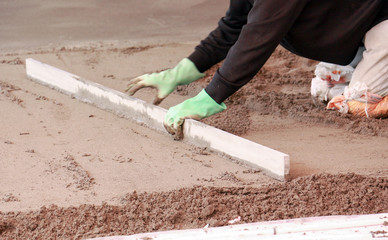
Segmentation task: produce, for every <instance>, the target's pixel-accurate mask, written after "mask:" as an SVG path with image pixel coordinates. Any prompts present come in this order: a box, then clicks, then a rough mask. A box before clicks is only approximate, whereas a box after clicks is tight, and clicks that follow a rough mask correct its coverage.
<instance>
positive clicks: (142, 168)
mask: <svg viewBox="0 0 388 240" xmlns="http://www.w3.org/2000/svg"><path fill="white" fill-rule="evenodd" d="M132 2H134V5H135V6H137V7H138V8H137V9H138V11H135V10H133V9H135V8H134V6H133V5H131V6H127V5H125V3H116V4H112V3H109V1H101V2H99V3H98V4H97V3H94V1H82V2H79V1H67V2H66V3H64V2H61V1H50V3H47V2H44V1H36V2H34V3H30V2H29V1H24V2H23V1H20V2H14V1H8V0H5V1H3V2H2V3H0V9H3V10H1V11H3V12H4V14H3V15H2V14H0V15H1V16H3V17H2V18H1V19H0V20H3V21H0V22H1V24H0V30H3V32H7V34H6V35H5V37H4V39H5V40H4V39H3V40H1V41H0V49H1V51H0V73H1V75H0V115H1V116H2V117H1V118H0V126H1V134H0V181H1V185H0V239H85V238H92V237H102V236H113V235H129V234H135V233H143V232H150V231H164V230H177V229H189V228H202V227H204V226H205V225H207V224H209V225H210V227H217V226H224V225H227V224H228V221H229V220H231V219H235V218H236V217H241V222H240V223H250V222H257V221H268V220H279V219H290V218H298V217H310V216H326V215H352V214H373V213H383V212H388V203H387V200H386V199H388V162H387V161H388V151H387V144H388V119H366V118H360V117H353V116H350V115H342V114H340V113H337V112H335V111H329V110H325V106H324V105H323V104H320V103H318V102H315V101H314V100H313V99H311V97H310V93H309V89H310V82H311V79H312V78H313V71H314V69H315V65H316V62H314V61H311V60H308V59H304V58H300V57H297V56H295V55H292V54H290V53H288V52H287V51H286V50H284V49H282V48H278V49H276V51H275V53H274V54H273V55H272V57H271V58H270V59H269V61H268V62H267V63H266V65H265V66H264V67H263V68H262V69H261V71H260V72H259V73H258V74H257V75H256V76H255V77H254V79H253V80H252V81H251V82H249V83H248V84H247V85H246V86H244V87H243V88H242V89H241V90H240V91H238V92H237V93H236V94H234V95H233V96H232V97H231V98H229V99H228V100H227V101H226V102H225V103H226V105H227V106H228V109H227V110H226V111H225V112H222V113H220V114H218V115H215V116H212V117H210V118H208V119H205V120H203V122H205V123H207V124H209V125H212V126H215V127H217V128H220V129H222V130H225V131H228V132H231V133H233V134H236V135H239V136H242V137H244V138H247V139H249V140H252V141H255V142H257V143H260V144H263V145H265V146H268V147H271V148H274V149H276V150H279V151H282V152H284V153H287V154H289V155H290V159H291V179H290V180H289V181H287V182H278V181H276V180H274V179H271V178H269V177H267V176H265V175H264V174H263V173H261V172H260V171H258V170H254V169H250V168H247V167H246V166H243V165H241V164H239V163H236V162H231V161H229V160H227V159H224V158H222V157H221V156H218V155H217V154H215V153H213V152H212V151H210V150H209V149H206V148H198V147H194V146H191V145H188V144H186V143H182V142H179V141H174V140H172V138H171V137H170V136H167V135H163V134H161V133H158V132H155V131H153V130H151V129H149V128H147V127H146V126H142V125H139V124H137V123H134V122H132V121H130V120H127V119H123V118H120V117H119V116H116V115H114V114H113V113H110V112H106V111H103V110H100V109H98V108H96V107H94V106H92V105H88V104H85V103H81V102H79V101H78V100H76V99H73V98H71V97H69V96H67V95H63V94H61V93H59V92H57V91H55V90H51V89H49V88H47V87H45V86H42V85H39V84H37V83H35V82H32V81H30V80H28V79H27V77H26V74H25V65H24V64H25V62H24V61H25V58H34V59H36V60H39V61H42V62H44V63H47V64H50V65H52V66H55V67H58V68H60V69H63V70H65V71H68V72H71V73H74V74H77V75H79V76H81V77H84V78H85V79H89V80H91V81H95V82H97V83H100V84H102V85H104V86H107V87H110V88H113V89H116V90H119V91H123V90H124V89H125V87H126V84H127V82H128V80H129V79H131V78H133V77H136V76H138V75H141V74H144V73H151V72H155V71H161V70H163V69H167V68H170V67H173V66H174V65H175V64H176V63H177V62H178V61H179V60H180V59H181V58H183V57H186V56H187V55H188V54H190V53H191V51H192V50H193V48H194V47H195V45H196V44H197V43H198V41H199V40H200V39H201V37H204V36H206V33H207V32H208V31H209V30H210V29H211V28H213V27H214V26H215V23H216V22H217V19H218V18H219V17H220V16H221V15H222V13H223V12H224V10H225V9H226V6H227V4H228V3H227V1H221V0H217V1H214V2H212V3H209V2H211V1H201V0H196V1H191V2H190V3H182V1H178V0H176V1H175V0H169V1H166V2H169V3H170V4H171V5H173V6H174V7H173V8H172V9H168V8H167V7H166V6H165V5H163V4H162V3H161V2H163V1H144V2H147V3H148V5H149V6H148V7H149V8H148V9H147V8H146V7H145V6H144V4H142V3H141V2H140V1H132ZM183 2H185V1H183ZM21 3H24V4H22V5H20V6H18V5H17V4H21ZM38 3H40V5H39V4H38ZM122 4H124V5H122ZM30 5H33V6H30ZM145 5H147V4H145ZM219 6H224V7H223V8H222V9H221V10H222V11H221V10H220V9H219ZM29 7H30V8H29ZM31 7H35V8H38V9H40V10H42V11H38V13H37V14H40V17H42V18H43V19H45V20H46V22H50V21H49V20H50V19H53V20H52V23H53V24H52V25H49V26H48V27H49V28H52V31H47V32H46V33H45V32H43V31H41V30H40V28H38V27H36V29H35V30H36V31H26V30H27V29H29V28H31V27H32V26H38V24H39V21H42V22H43V19H41V20H39V18H37V19H31V21H27V19H28V16H30V15H31V16H32V15H33V12H31V11H33V10H31V9H34V8H31ZM15 9H18V11H15ZM102 9H105V10H104V11H103V10H102ZM6 10H8V11H6ZM58 10H62V11H61V14H62V15H63V16H62V17H63V18H64V19H67V21H64V22H63V23H62V24H59V23H58V22H57V21H58V19H57V18H55V16H57V15H55V13H58ZM125 10H126V11H125ZM12 11H14V12H13V14H8V15H7V14H6V13H7V12H12ZM79 13H81V14H79ZM157 13H158V14H159V15H158V14H157ZM94 14H101V15H104V16H111V17H110V18H109V21H108V20H107V22H99V21H97V20H98V19H96V16H95V15H94ZM136 14H138V15H136ZM201 14H204V16H206V17H204V18H198V16H201ZM211 14H213V15H211ZM73 15H74V16H73ZM7 16H8V17H7ZM80 16H83V17H80ZM112 16H116V17H117V18H113V17H112ZM140 16H141V17H140ZM209 16H212V17H209ZM69 19H72V20H73V21H74V22H70V20H69ZM86 19H89V21H86ZM107 19H108V18H107ZM123 19H125V20H127V22H128V25H127V26H126V27H123V26H122V24H120V23H121V22H123ZM134 19H138V22H136V21H133V20H134ZM7 21H8V22H13V23H14V25H12V27H11V25H9V24H8V25H7V24H6V23H7ZM36 21H38V22H36ZM93 21H94V22H95V24H94V25H93V24H91V23H93ZM65 23H67V24H65ZM77 23H78V24H77ZM80 23H82V24H80ZM151 23H153V24H151ZM88 24H89V25H88ZM141 26H142V27H141ZM187 26H190V27H191V29H190V30H188V28H187ZM7 29H9V30H8V31H5V30H7ZM86 29H88V31H86ZM98 29H106V31H107V32H101V31H98ZM125 29H127V31H126V30H125ZM18 31H19V32H18ZM56 31H57V32H56ZM55 33H57V34H55ZM59 33H60V34H59ZM29 34H30V35H29ZM61 34H62V35H61ZM126 34H127V35H126ZM174 34H175V35H177V37H171V35H174ZM17 36H24V37H25V38H18V37H17ZM23 39H24V40H23ZM27 39H31V40H28V41H27ZM167 39H168V40H167ZM11 40H12V43H11ZM7 41H8V42H9V44H8V42H7ZM217 67H218V66H215V67H214V68H212V69H210V70H209V71H208V72H207V73H206V76H205V77H204V78H203V79H201V80H199V81H197V82H195V83H193V84H191V85H189V86H181V87H179V88H178V89H177V91H175V92H174V93H173V94H172V95H171V96H169V97H168V98H167V99H166V100H165V101H164V102H163V103H162V104H161V106H162V107H164V108H168V107H170V106H173V105H175V104H177V103H179V102H181V101H183V100H184V99H187V98H189V97H192V96H195V95H196V94H197V93H198V92H199V91H200V90H201V89H202V88H203V87H204V86H206V84H207V83H208V82H209V81H210V80H211V78H212V75H213V73H214V72H215V70H216V69H217ZM154 95H155V91H154V90H152V89H143V90H141V91H140V92H139V93H137V94H136V95H135V96H136V97H138V98H141V99H143V100H146V101H148V102H151V101H152V99H153V97H154ZM236 147H238V146H236Z"/></svg>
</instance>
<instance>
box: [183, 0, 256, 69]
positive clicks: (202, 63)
mask: <svg viewBox="0 0 388 240" xmlns="http://www.w3.org/2000/svg"><path fill="white" fill-rule="evenodd" d="M251 8H252V5H251V4H250V2H249V1H248V0H230V6H229V9H228V11H227V12H226V15H225V16H224V17H223V18H221V20H220V21H219V22H218V27H217V28H216V29H215V30H214V31H212V32H211V33H210V34H209V36H207V37H206V38H205V39H204V40H202V41H201V43H200V44H199V45H198V46H197V47H196V48H195V51H194V52H193V53H192V54H191V55H190V56H189V57H188V58H189V59H190V60H191V61H192V62H193V63H194V64H195V66H196V67H197V68H198V70H199V71H200V72H204V71H206V70H208V69H209V68H211V67H212V66H213V65H215V64H217V63H219V62H220V61H222V60H223V59H224V58H225V57H226V55H227V53H228V51H229V49H230V48H231V47H232V46H233V44H234V43H235V42H236V41H237V38H238V37H239V35H240V32H241V28H242V27H243V26H244V25H245V24H246V22H247V16H248V13H249V11H250V9H251Z"/></svg>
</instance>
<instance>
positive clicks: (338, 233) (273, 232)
mask: <svg viewBox="0 0 388 240" xmlns="http://www.w3.org/2000/svg"><path fill="white" fill-rule="evenodd" d="M387 221H388V213H382V214H373V215H359V216H325V217H312V218H299V219H289V220H280V221H270V222H259V223H250V224H240V225H232V226H226V227H218V228H206V229H205V228H203V229H193V230H178V231H165V232H155V233H144V234H136V235H131V236H116V237H106V238H95V239H94V240H140V239H148V240H174V239H179V240H235V239H239V240H251V239H252V240H253V239H260V240H291V239H298V240H310V239H311V240H312V239H314V240H319V239H322V240H323V239H325V240H337V239H338V240H368V239H388V226H387Z"/></svg>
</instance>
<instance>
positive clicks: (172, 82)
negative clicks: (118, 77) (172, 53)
mask: <svg viewBox="0 0 388 240" xmlns="http://www.w3.org/2000/svg"><path fill="white" fill-rule="evenodd" d="M204 76H205V74H203V73H201V72H199V71H198V69H197V67H196V66H195V65H194V63H193V62H192V61H190V60H189V59H187V58H184V59H182V60H181V61H180V62H179V63H178V64H177V65H176V66H175V67H174V68H172V69H168V70H165V71H162V72H159V73H152V74H145V75H142V76H140V77H137V78H134V79H132V80H130V81H129V83H128V88H127V89H126V92H128V94H129V95H131V96H132V95H133V94H135V93H136V92H137V91H138V90H139V89H142V88H144V87H151V88H156V89H157V90H158V93H157V96H156V97H155V99H154V102H153V103H154V104H155V105H158V104H159V103H161V102H162V101H163V99H165V98H166V97H167V96H168V95H169V94H170V93H172V92H173V91H174V90H175V88H176V87H177V86H178V85H186V84H189V83H191V82H194V81H195V80H198V79H200V78H202V77H204Z"/></svg>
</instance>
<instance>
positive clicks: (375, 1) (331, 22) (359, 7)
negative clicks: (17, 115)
mask: <svg viewBox="0 0 388 240" xmlns="http://www.w3.org/2000/svg"><path fill="white" fill-rule="evenodd" d="M384 20H388V0H230V6H229V9H228V11H227V12H226V15H225V16H224V17H223V18H221V20H220V21H219V23H218V27H217V28H216V29H215V30H214V31H212V32H211V33H210V34H209V35H208V37H206V38H205V39H204V40H202V41H201V43H200V44H199V45H198V46H197V47H196V48H195V51H194V52H193V53H192V54H191V55H190V56H189V59H190V60H191V61H193V62H194V64H195V65H196V66H197V68H198V70H199V71H201V72H204V71H206V70H208V69H209V68H210V67H212V66H213V65H215V64H217V63H219V62H220V61H222V60H225V61H224V63H223V65H222V66H221V68H220V69H218V71H217V72H216V74H215V75H214V77H213V80H212V81H211V82H210V84H209V85H208V86H207V87H206V89H205V90H206V92H207V93H208V94H209V95H210V96H211V97H212V98H213V99H214V100H216V102H218V103H221V102H223V101H224V100H225V99H226V98H228V97H229V96H230V95H232V94H233V93H234V92H235V91H237V90H238V89H239V88H241V87H242V86H243V85H245V84H246V83H247V82H248V81H249V80H251V79H252V78H253V77H254V75H255V74H256V73H257V72H258V71H259V70H260V69H261V67H262V66H263V65H264V63H265V62H266V61H267V59H268V58H269V57H270V56H271V54H272V53H273V51H274V50H275V48H276V47H277V46H278V45H279V44H281V45H282V46H283V47H285V48H286V49H288V50H289V51H291V52H293V53H295V54H297V55H300V56H303V57H306V58H310V59H314V60H318V61H323V62H330V63H335V64H339V65H346V64H349V63H350V62H351V61H352V59H353V58H354V56H355V54H356V52H357V50H358V48H359V46H362V44H363V43H362V41H363V38H364V36H365V33H366V32H367V31H368V30H369V29H371V28H372V27H373V26H375V25H376V24H378V23H380V22H382V21H384ZM387 41H388V40H387Z"/></svg>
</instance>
